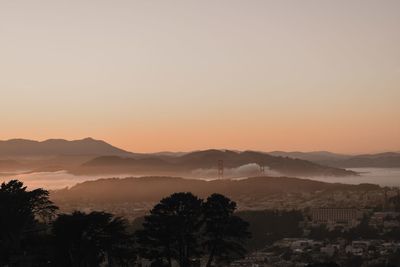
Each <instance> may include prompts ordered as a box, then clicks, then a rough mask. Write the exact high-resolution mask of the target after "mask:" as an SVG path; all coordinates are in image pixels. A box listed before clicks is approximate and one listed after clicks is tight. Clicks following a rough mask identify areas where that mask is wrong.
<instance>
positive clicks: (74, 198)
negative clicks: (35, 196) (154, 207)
mask: <svg viewBox="0 0 400 267" xmlns="http://www.w3.org/2000/svg"><path fill="white" fill-rule="evenodd" d="M379 188H380V187H379V186H378V185H372V184H360V185H348V184H339V183H324V182H318V181H313V180H308V179H299V178H288V177H252V178H246V179H242V180H213V181H204V180H197V179H182V178H176V177H143V178H125V179H117V178H111V179H100V180H96V181H87V182H84V183H81V184H77V185H76V186H73V187H71V188H70V189H63V190H56V191H54V192H52V193H51V197H52V200H54V201H55V202H56V203H60V202H66V203H68V204H71V203H81V201H82V200H84V201H85V202H90V203H92V202H93V203H95V202H98V203H113V202H114V203H115V202H124V203H125V202H127V201H134V202H141V201H159V200H160V199H161V198H163V197H166V196H168V195H170V194H172V193H174V192H192V193H193V194H195V195H198V196H200V197H207V196H209V195H210V194H212V193H221V194H224V195H227V196H229V197H230V198H232V199H239V198H243V196H247V197H248V198H251V199H253V201H254V202H255V203H257V201H258V200H257V199H265V197H266V196H268V195H272V194H282V193H307V192H315V191H319V192H321V194H324V193H322V192H326V193H325V194H328V192H331V191H334V190H338V191H342V190H350V191H356V190H360V191H362V192H367V191H369V190H377V189H379Z"/></svg>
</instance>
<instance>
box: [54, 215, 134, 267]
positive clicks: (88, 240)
mask: <svg viewBox="0 0 400 267" xmlns="http://www.w3.org/2000/svg"><path fill="white" fill-rule="evenodd" d="M53 234H54V238H55V245H56V258H57V266H88V267H89V266H99V265H100V263H102V262H104V261H107V264H108V266H112V265H113V263H114V262H116V261H117V262H118V263H119V264H124V265H128V264H127V262H129V261H130V260H134V259H132V257H134V254H133V251H132V253H128V250H129V249H130V247H129V244H128V242H127V240H128V235H127V233H126V224H125V221H124V220H122V219H121V218H119V217H113V215H111V214H109V213H105V212H91V213H89V214H85V213H82V212H74V213H72V214H62V215H60V216H59V217H58V218H57V220H56V221H55V222H54V224H53Z"/></svg>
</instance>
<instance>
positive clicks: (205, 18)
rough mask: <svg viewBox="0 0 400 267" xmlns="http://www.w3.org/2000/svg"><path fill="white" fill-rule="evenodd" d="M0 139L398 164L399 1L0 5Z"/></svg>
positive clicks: (90, 0) (57, 0)
mask: <svg viewBox="0 0 400 267" xmlns="http://www.w3.org/2000/svg"><path fill="white" fill-rule="evenodd" d="M0 93H1V94H0V139H3V140H4V139H10V138H28V139H36V140H44V139H47V138H65V139H80V138H83V137H87V136H91V137H93V138H96V139H103V140H106V141H108V142H110V143H112V144H114V145H117V146H120V147H122V148H125V149H128V150H131V151H138V152H140V151H142V152H150V151H162V150H174V151H188V150H194V149H206V148H211V147H215V148H232V149H254V150H265V151H270V150H303V151H312V150H330V151H335V152H345V153H364V152H380V151H385V150H398V151H400V1H397V0H393V1H389V0H387V1H386V0H385V1H378V0H375V1H369V0H360V1H351V0H349V1H347V0H346V1H336V0H332V1H320V0H315V1H308V0H304V1H297V0H293V1H285V0H276V1H267V0H249V1H244V0H217V1H216V0H201V1H200V0H198V1H191V0H181V1H175V0H168V1H161V0H160V1H152V0H143V1H133V0H130V1H128V0H127V1H123V0H108V1H103V0H79V1H78V0H66V1H61V0H35V1H32V0H24V1H22V0H12V1H8V0H0Z"/></svg>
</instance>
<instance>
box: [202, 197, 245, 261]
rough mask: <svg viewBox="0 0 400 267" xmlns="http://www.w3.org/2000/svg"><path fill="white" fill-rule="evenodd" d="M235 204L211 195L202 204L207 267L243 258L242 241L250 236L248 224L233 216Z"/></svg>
mask: <svg viewBox="0 0 400 267" xmlns="http://www.w3.org/2000/svg"><path fill="white" fill-rule="evenodd" d="M235 210H236V203H235V202H233V201H231V200H230V199H229V198H227V197H225V196H223V195H220V194H213V195H211V196H210V197H208V198H207V201H206V202H205V203H204V219H205V227H204V230H205V232H204V237H205V241H204V246H205V248H206V252H207V253H208V260H207V265H206V266H207V267H210V266H211V265H212V263H213V262H214V261H215V262H225V263H229V262H230V261H232V260H234V259H238V258H241V257H244V255H245V253H246V250H245V248H244V247H243V243H244V240H245V239H246V238H248V237H249V236H250V234H249V232H248V231H247V229H248V226H249V225H248V223H247V222H245V221H243V220H242V219H241V218H239V217H237V216H235V215H234V211H235Z"/></svg>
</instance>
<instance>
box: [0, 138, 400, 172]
mask: <svg viewBox="0 0 400 267" xmlns="http://www.w3.org/2000/svg"><path fill="white" fill-rule="evenodd" d="M218 160H223V161H224V168H225V170H226V172H225V175H226V176H227V177H230V176H236V177H237V176H251V175H255V174H257V175H258V174H259V173H260V172H259V166H258V165H260V166H265V169H266V174H268V175H289V176H347V175H355V174H356V173H355V172H352V171H348V170H345V169H343V168H352V167H385V168H388V167H400V153H396V152H391V153H381V154H375V155H358V156H350V155H343V154H335V153H331V152H326V151H320V152H283V151H273V152H268V153H265V152H255V151H243V152H240V151H233V150H216V149H210V150H204V151H194V152H159V153H150V154H145V153H132V152H129V151H126V150H123V149H120V148H118V147H115V146H112V145H110V144H108V143H106V142H104V141H101V140H95V139H92V138H85V139H82V140H73V141H68V140H64V139H49V140H46V141H41V142H39V141H32V140H25V139H12V140H8V141H0V173H5V172H7V173H15V172H17V173H21V172H42V171H50V172H51V171H58V170H67V171H69V172H71V173H74V174H81V175H90V174H110V175H112V174H126V175H176V176H189V177H215V176H216V175H217V171H216V170H217V162H218Z"/></svg>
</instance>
